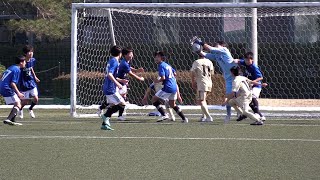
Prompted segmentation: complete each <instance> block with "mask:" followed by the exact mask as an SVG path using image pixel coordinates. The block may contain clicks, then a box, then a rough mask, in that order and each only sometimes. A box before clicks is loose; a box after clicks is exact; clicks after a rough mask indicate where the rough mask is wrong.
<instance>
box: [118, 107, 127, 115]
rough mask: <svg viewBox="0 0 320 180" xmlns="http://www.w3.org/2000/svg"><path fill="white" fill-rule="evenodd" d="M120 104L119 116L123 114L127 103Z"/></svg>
mask: <svg viewBox="0 0 320 180" xmlns="http://www.w3.org/2000/svg"><path fill="white" fill-rule="evenodd" d="M118 106H119V116H122V115H123V112H124V109H125V107H126V105H118Z"/></svg>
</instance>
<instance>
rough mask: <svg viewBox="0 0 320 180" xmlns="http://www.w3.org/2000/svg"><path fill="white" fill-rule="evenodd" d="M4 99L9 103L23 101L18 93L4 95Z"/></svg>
mask: <svg viewBox="0 0 320 180" xmlns="http://www.w3.org/2000/svg"><path fill="white" fill-rule="evenodd" d="M3 99H4V100H5V101H6V104H7V105H10V104H14V103H16V102H21V100H20V99H19V97H18V95H17V94H16V93H14V95H13V96H10V97H3Z"/></svg>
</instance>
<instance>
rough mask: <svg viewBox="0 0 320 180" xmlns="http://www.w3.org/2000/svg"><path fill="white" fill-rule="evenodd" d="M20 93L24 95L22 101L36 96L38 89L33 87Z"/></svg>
mask: <svg viewBox="0 0 320 180" xmlns="http://www.w3.org/2000/svg"><path fill="white" fill-rule="evenodd" d="M21 93H22V94H23V95H24V98H23V99H29V98H31V97H35V96H38V89H37V88H36V87H35V88H33V89H31V90H28V91H22V92H21Z"/></svg>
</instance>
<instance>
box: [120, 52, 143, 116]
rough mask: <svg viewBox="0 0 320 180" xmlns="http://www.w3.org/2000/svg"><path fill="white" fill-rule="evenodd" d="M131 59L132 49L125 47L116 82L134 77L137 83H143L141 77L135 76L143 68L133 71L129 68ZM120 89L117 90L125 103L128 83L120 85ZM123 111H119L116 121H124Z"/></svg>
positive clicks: (133, 69)
mask: <svg viewBox="0 0 320 180" xmlns="http://www.w3.org/2000/svg"><path fill="white" fill-rule="evenodd" d="M132 59H133V49H132V48H131V47H127V48H124V49H122V59H121V61H120V65H119V70H118V74H117V80H119V81H120V83H121V81H122V80H123V79H126V80H128V78H129V77H128V75H130V76H132V77H134V78H135V79H137V80H139V81H144V78H143V77H140V76H138V75H136V74H135V73H140V72H144V69H143V68H139V69H135V68H133V67H131V62H132ZM121 85H122V89H120V90H119V93H120V95H121V96H122V97H123V98H124V100H125V101H127V92H128V83H121ZM123 112H124V109H123V110H122V109H121V110H119V116H118V120H120V121H124V120H125V117H124V116H123Z"/></svg>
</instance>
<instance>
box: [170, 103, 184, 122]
mask: <svg viewBox="0 0 320 180" xmlns="http://www.w3.org/2000/svg"><path fill="white" fill-rule="evenodd" d="M173 109H174V110H175V111H176V113H177V114H178V115H179V116H180V117H181V119H182V120H185V119H186V117H185V116H184V114H183V113H182V111H181V109H180V108H179V106H175V107H173Z"/></svg>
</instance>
